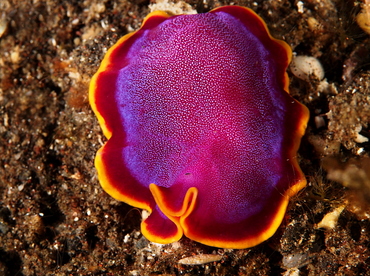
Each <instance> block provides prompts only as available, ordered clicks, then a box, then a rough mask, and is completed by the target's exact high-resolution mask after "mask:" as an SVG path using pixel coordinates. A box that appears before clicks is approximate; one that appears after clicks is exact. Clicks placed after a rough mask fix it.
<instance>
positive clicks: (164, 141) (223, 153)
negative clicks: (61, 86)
mask: <svg viewBox="0 0 370 276" xmlns="http://www.w3.org/2000/svg"><path fill="white" fill-rule="evenodd" d="M290 59H291V49H290V47H289V46H288V45H287V44H286V43H285V42H283V41H280V40H277V39H274V38H273V37H272V36H271V35H270V33H269V31H268V29H267V27H266V24H265V23H264V22H263V20H262V19H261V18H260V17H259V16H258V15H256V14H255V13H254V12H253V11H252V10H250V9H248V8H243V7H238V6H225V7H221V8H217V9H214V10H212V11H211V12H209V13H205V14H196V15H178V16H169V15H168V14H166V13H164V12H159V11H157V12H153V13H151V14H149V15H148V16H147V17H146V18H145V20H144V22H143V25H142V27H141V28H140V29H139V30H138V31H136V32H133V33H130V34H128V35H126V36H124V37H122V38H121V39H120V40H119V41H118V42H117V43H116V44H115V45H114V46H113V47H112V48H111V49H109V51H108V52H107V54H106V56H105V57H104V60H103V61H102V64H101V66H100V68H99V70H98V72H97V73H96V74H95V75H94V77H93V78H92V81H91V84H90V94H89V97H90V104H91V106H92V109H93V110H94V112H95V114H96V116H97V118H98V120H99V123H100V125H101V127H102V129H103V133H104V134H105V136H106V137H107V138H108V141H107V142H106V144H105V145H104V146H103V147H102V148H101V149H100V150H99V151H98V152H97V155H96V159H95V166H96V168H97V171H98V177H99V180H100V183H101V185H102V187H103V189H104V190H105V191H106V192H107V193H108V194H110V195H111V196H112V197H114V198H116V199H117V200H120V201H124V202H126V203H128V204H130V205H132V206H135V207H138V208H142V209H145V210H147V211H149V213H150V215H149V217H148V218H146V219H145V220H143V222H142V224H141V229H142V233H143V235H144V236H145V237H147V238H148V239H149V240H151V241H153V242H157V243H170V242H174V241H177V240H179V239H180V238H181V237H182V236H183V235H185V236H187V237H188V238H190V239H192V240H195V241H198V242H201V243H203V244H206V245H211V246H216V247H225V248H247V247H251V246H255V245H257V244H259V243H261V242H263V241H265V240H266V239H268V238H269V237H271V236H272V235H273V234H274V233H275V231H276V229H277V228H278V227H279V225H280V223H281V221H282V219H283V217H284V214H285V211H286V208H287V204H288V201H289V198H290V197H292V196H293V195H295V194H296V193H297V192H298V191H299V190H300V189H302V188H303V187H304V186H305V185H306V179H305V177H304V175H303V173H302V171H301V169H300V167H299V165H298V162H297V156H296V155H297V150H298V147H299V145H300V140H301V137H302V136H303V134H304V132H305V129H306V125H307V120H308V109H307V108H306V107H305V106H303V105H302V104H300V103H299V102H297V101H296V100H295V99H293V98H292V97H291V96H290V95H289V92H288V86H289V79H288V76H287V73H286V68H287V66H288V64H289V62H290Z"/></svg>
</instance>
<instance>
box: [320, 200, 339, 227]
mask: <svg viewBox="0 0 370 276" xmlns="http://www.w3.org/2000/svg"><path fill="white" fill-rule="evenodd" d="M344 207H345V205H341V206H339V207H337V208H335V209H334V210H333V211H332V212H330V213H327V214H326V215H325V216H324V217H323V219H322V220H321V221H320V222H319V223H318V224H317V226H316V228H324V229H326V230H333V229H334V228H335V226H336V225H337V222H338V218H339V216H340V214H341V213H342V211H343V210H344Z"/></svg>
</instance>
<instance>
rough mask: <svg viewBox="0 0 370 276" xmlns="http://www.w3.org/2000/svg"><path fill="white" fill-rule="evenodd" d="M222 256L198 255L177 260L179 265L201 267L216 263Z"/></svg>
mask: <svg viewBox="0 0 370 276" xmlns="http://www.w3.org/2000/svg"><path fill="white" fill-rule="evenodd" d="M221 259H222V256H220V255H216V254H199V255H195V256H191V257H187V258H183V259H181V260H179V264H183V265H202V264H208V263H212V262H218V261H219V260H221Z"/></svg>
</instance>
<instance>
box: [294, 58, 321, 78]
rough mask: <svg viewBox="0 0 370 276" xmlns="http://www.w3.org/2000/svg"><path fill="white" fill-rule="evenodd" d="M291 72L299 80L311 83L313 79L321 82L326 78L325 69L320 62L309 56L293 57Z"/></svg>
mask: <svg viewBox="0 0 370 276" xmlns="http://www.w3.org/2000/svg"><path fill="white" fill-rule="evenodd" d="M290 70H291V71H292V73H293V75H295V76H296V77H297V78H300V79H302V80H305V81H309V80H310V78H312V77H314V78H316V79H317V80H320V81H321V80H322V79H323V78H324V76H325V72H324V68H323V67H322V65H321V63H320V61H319V60H318V59H317V58H314V57H309V56H296V57H293V60H292V63H291V64H290Z"/></svg>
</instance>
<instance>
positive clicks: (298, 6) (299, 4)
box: [297, 1, 304, 13]
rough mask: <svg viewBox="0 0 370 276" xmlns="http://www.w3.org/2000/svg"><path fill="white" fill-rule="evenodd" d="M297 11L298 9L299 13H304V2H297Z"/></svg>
mask: <svg viewBox="0 0 370 276" xmlns="http://www.w3.org/2000/svg"><path fill="white" fill-rule="evenodd" d="M297 9H298V13H303V11H304V7H303V2H302V1H298V2H297Z"/></svg>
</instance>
